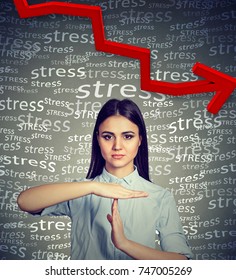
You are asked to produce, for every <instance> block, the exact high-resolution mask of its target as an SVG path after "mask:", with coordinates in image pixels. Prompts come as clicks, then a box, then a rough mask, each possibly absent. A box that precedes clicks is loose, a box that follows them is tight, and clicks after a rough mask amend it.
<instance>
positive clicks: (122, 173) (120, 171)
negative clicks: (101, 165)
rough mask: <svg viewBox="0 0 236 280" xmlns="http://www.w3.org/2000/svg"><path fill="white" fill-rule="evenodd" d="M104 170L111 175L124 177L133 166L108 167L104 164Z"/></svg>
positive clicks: (129, 172)
mask: <svg viewBox="0 0 236 280" xmlns="http://www.w3.org/2000/svg"><path fill="white" fill-rule="evenodd" d="M105 168H106V171H107V172H109V173H110V174H112V175H113V176H115V177H117V178H124V177H126V176H128V175H129V174H131V173H132V172H133V171H134V169H135V168H134V166H132V167H129V168H110V167H108V166H105Z"/></svg>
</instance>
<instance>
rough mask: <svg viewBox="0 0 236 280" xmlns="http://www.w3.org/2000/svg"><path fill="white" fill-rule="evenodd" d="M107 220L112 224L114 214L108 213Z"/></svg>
mask: <svg viewBox="0 0 236 280" xmlns="http://www.w3.org/2000/svg"><path fill="white" fill-rule="evenodd" d="M107 220H108V222H109V223H110V224H112V216H111V215H110V214H107Z"/></svg>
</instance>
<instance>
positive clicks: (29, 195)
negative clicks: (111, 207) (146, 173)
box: [17, 181, 147, 213]
mask: <svg viewBox="0 0 236 280" xmlns="http://www.w3.org/2000/svg"><path fill="white" fill-rule="evenodd" d="M88 194H95V195H98V196H102V197H107V198H120V199H127V198H138V197H145V196H147V193H145V192H141V191H132V190H128V189H125V188H124V187H122V186H121V185H118V184H108V183H100V182H95V181H85V182H72V183H55V184H46V185H41V186H37V187H32V188H30V189H28V190H25V191H23V192H21V193H20V195H19V196H18V199H17V203H18V205H19V207H20V209H21V210H23V211H26V212H30V213H38V212H41V211H42V210H43V209H44V208H46V207H49V206H52V205H54V204H57V203H60V202H63V201H67V200H70V199H75V198H78V197H82V196H85V195H88Z"/></svg>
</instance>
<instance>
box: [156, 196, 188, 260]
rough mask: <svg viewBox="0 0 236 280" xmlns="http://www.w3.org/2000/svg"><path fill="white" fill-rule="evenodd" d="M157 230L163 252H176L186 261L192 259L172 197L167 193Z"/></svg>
mask: <svg viewBox="0 0 236 280" xmlns="http://www.w3.org/2000/svg"><path fill="white" fill-rule="evenodd" d="M157 230H158V231H159V234H160V246H161V248H162V250H163V251H167V252H176V253H179V254H182V255H185V256H186V257H187V258H188V259H192V258H193V253H192V251H191V249H190V246H189V244H188V242H187V240H186V237H185V235H184V232H183V228H182V224H181V222H180V218H179V214H178V211H177V207H176V203H175V200H174V197H173V195H172V194H171V193H169V192H168V191H167V192H166V193H165V195H164V196H163V199H162V205H161V215H160V220H159V221H158V225H157Z"/></svg>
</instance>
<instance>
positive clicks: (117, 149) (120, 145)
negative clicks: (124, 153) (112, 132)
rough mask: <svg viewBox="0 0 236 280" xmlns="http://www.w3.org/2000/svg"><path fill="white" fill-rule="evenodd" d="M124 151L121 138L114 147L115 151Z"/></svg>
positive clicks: (115, 142)
mask: <svg viewBox="0 0 236 280" xmlns="http://www.w3.org/2000/svg"><path fill="white" fill-rule="evenodd" d="M121 149H122V141H121V139H120V138H116V139H115V141H114V145H113V150H115V151H119V150H121Z"/></svg>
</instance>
